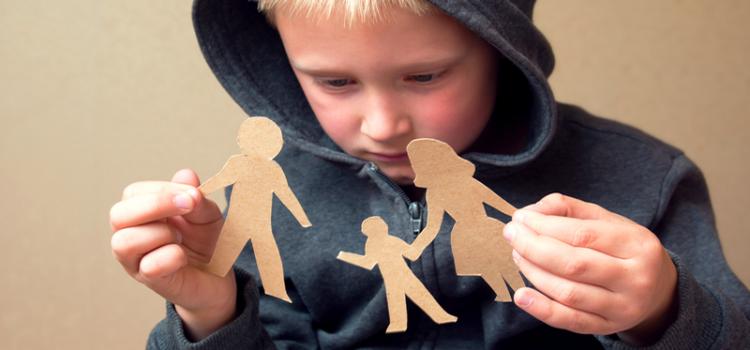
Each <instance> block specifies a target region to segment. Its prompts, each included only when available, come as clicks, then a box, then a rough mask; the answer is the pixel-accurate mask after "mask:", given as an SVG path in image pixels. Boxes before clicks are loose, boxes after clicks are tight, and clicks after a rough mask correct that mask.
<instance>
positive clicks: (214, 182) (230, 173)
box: [199, 154, 244, 194]
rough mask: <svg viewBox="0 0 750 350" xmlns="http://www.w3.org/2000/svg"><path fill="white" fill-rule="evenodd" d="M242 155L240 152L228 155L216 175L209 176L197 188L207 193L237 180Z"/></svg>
mask: <svg viewBox="0 0 750 350" xmlns="http://www.w3.org/2000/svg"><path fill="white" fill-rule="evenodd" d="M243 157H244V156H242V155H240V154H236V155H233V156H231V157H229V159H228V160H227V162H226V163H225V164H224V167H222V168H221V170H219V172H218V173H217V174H216V175H214V176H212V177H210V178H209V179H208V180H206V182H204V183H203V184H201V185H200V187H199V189H200V190H201V192H203V193H204V194H209V193H211V192H214V191H216V190H218V189H221V188H224V187H227V186H229V185H231V184H233V183H235V182H237V178H238V176H237V172H238V170H239V168H240V167H241V166H242V164H241V162H242V158H243Z"/></svg>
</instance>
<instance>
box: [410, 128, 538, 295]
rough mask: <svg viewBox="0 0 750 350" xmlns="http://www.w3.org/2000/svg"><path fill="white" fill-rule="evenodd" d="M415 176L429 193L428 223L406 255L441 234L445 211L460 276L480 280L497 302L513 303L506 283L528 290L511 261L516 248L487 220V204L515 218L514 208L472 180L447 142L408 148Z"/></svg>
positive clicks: (496, 223)
mask: <svg viewBox="0 0 750 350" xmlns="http://www.w3.org/2000/svg"><path fill="white" fill-rule="evenodd" d="M406 151H407V153H408V155H409V161H410V162H411V166H412V169H413V170H414V173H415V179H414V185H415V186H418V187H422V188H425V189H426V192H425V199H426V201H427V225H426V226H425V228H424V229H423V230H422V232H420V233H419V235H418V236H417V238H416V239H415V240H414V242H413V243H412V249H411V250H410V251H409V252H407V254H406V255H405V256H406V257H407V258H409V259H412V260H414V259H415V258H416V257H417V256H419V255H420V254H421V253H422V250H424V248H425V247H427V246H428V245H429V244H430V243H431V242H432V241H433V240H434V239H435V236H437V234H438V231H439V230H440V225H441V223H442V221H443V214H445V213H447V214H448V215H450V216H451V217H452V218H453V220H454V221H455V223H454V225H453V230H452V231H451V249H452V251H453V260H454V261H455V264H456V274H457V275H459V276H481V277H482V278H483V279H484V281H485V282H486V283H487V284H488V285H489V286H490V287H491V288H492V290H493V291H494V292H495V294H496V298H495V300H496V301H504V302H507V301H511V300H512V299H511V297H510V293H509V291H508V289H507V287H506V285H505V282H504V281H503V280H505V281H507V282H508V284H509V285H510V287H511V288H512V289H513V290H516V289H518V288H520V287H523V286H524V281H523V279H522V278H521V275H520V272H519V270H518V267H517V266H516V264H515V263H514V262H513V258H512V255H511V252H512V248H511V246H510V244H508V243H507V242H506V241H505V239H504V238H503V227H504V226H505V224H503V223H502V222H501V221H499V220H495V219H493V218H490V217H488V216H487V213H486V211H485V208H484V204H483V203H487V204H489V205H490V206H492V207H494V208H495V209H497V210H499V211H501V212H502V213H505V214H506V215H508V216H512V215H513V213H514V212H515V211H516V208H514V207H513V206H512V205H510V204H508V202H506V201H505V200H504V199H502V198H500V196H498V195H497V194H496V193H495V192H493V191H492V190H490V189H489V188H487V187H486V186H485V185H484V184H482V183H481V182H479V181H477V180H476V179H474V177H473V176H474V164H472V163H471V162H469V161H467V160H465V159H463V158H461V157H459V156H458V155H457V154H456V152H455V151H454V150H453V149H452V148H451V147H450V146H449V145H448V144H446V143H443V142H440V141H437V140H433V139H416V140H413V141H412V142H410V143H409V145H408V146H407V148H406Z"/></svg>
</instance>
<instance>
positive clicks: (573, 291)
mask: <svg viewBox="0 0 750 350" xmlns="http://www.w3.org/2000/svg"><path fill="white" fill-rule="evenodd" d="M556 299H557V301H559V302H560V303H562V304H564V305H567V306H575V305H578V303H579V302H580V301H581V297H580V291H579V290H578V288H576V287H575V286H574V285H573V284H568V283H563V284H560V286H558V287H557V293H556Z"/></svg>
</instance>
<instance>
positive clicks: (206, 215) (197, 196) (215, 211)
mask: <svg viewBox="0 0 750 350" xmlns="http://www.w3.org/2000/svg"><path fill="white" fill-rule="evenodd" d="M172 182H175V183H179V184H184V185H190V186H194V187H198V186H200V184H201V181H200V179H199V178H198V174H196V173H195V171H193V170H192V169H181V170H178V171H177V172H176V173H175V174H174V176H172ZM191 197H193V200H194V201H195V202H194V203H195V207H194V208H193V210H192V211H190V212H189V213H187V214H185V215H183V217H184V218H185V220H187V221H188V222H190V223H193V224H207V223H212V222H215V221H217V220H219V219H221V218H222V215H221V210H219V207H218V206H217V205H216V203H214V202H213V201H211V200H208V199H206V198H205V197H204V196H203V193H201V191H199V190H197V189H196V190H195V192H192V191H191Z"/></svg>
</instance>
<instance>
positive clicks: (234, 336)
mask: <svg viewBox="0 0 750 350" xmlns="http://www.w3.org/2000/svg"><path fill="white" fill-rule="evenodd" d="M234 274H235V276H236V279H237V290H238V292H240V291H241V293H237V314H236V315H235V318H234V320H232V321H231V322H230V323H228V324H226V325H225V326H223V327H222V328H219V329H218V330H216V331H215V332H214V333H212V334H210V335H209V336H208V337H206V338H204V339H202V340H200V341H198V342H191V341H190V340H189V339H188V338H187V337H186V335H185V328H184V324H183V322H182V319H181V318H180V316H179V315H178V314H177V311H176V310H175V307H174V304H172V303H170V302H167V318H166V319H165V320H163V321H162V322H161V323H160V324H159V325H158V326H157V328H156V329H155V330H154V331H153V332H152V334H151V336H150V339H149V348H158V349H191V350H193V349H194V350H197V349H240V348H241V349H245V348H252V349H273V348H274V346H273V343H272V342H271V340H270V338H269V337H268V335H267V334H266V332H265V330H264V329H263V327H262V326H261V323H260V319H259V317H258V288H257V287H256V285H255V282H254V281H253V279H252V277H251V276H250V275H249V274H247V273H246V272H244V271H242V270H240V269H237V268H235V269H234ZM159 328H161V330H160V329H159ZM159 333H162V336H159ZM159 338H160V339H159Z"/></svg>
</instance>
